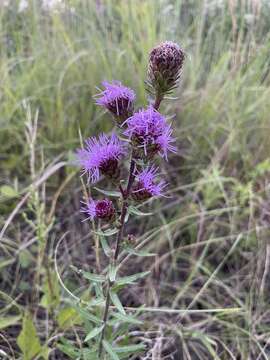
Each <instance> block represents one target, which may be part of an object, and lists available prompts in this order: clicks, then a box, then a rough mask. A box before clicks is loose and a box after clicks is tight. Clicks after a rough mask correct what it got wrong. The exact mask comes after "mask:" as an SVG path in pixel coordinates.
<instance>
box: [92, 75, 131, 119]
mask: <svg viewBox="0 0 270 360" xmlns="http://www.w3.org/2000/svg"><path fill="white" fill-rule="evenodd" d="M102 85H103V87H104V88H105V89H104V90H103V91H102V92H101V93H100V94H98V95H97V97H98V98H97V100H96V103H97V104H98V105H101V106H103V107H105V108H106V109H107V110H109V111H110V112H111V113H112V114H113V115H114V117H115V119H116V120H117V122H118V123H120V124H121V123H122V122H123V121H124V120H126V119H127V118H128V117H129V116H130V115H131V114H132V112H133V105H134V101H135V98H136V95H135V92H134V91H133V90H132V89H130V88H128V87H126V86H123V85H122V84H121V82H120V81H113V82H112V83H109V82H107V81H104V82H103V83H102Z"/></svg>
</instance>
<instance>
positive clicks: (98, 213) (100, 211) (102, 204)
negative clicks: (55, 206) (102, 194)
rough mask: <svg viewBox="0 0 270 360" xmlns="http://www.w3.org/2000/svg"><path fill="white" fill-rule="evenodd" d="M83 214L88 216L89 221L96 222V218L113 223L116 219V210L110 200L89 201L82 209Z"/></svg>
mask: <svg viewBox="0 0 270 360" xmlns="http://www.w3.org/2000/svg"><path fill="white" fill-rule="evenodd" d="M81 211H82V212H84V213H86V214H87V215H88V218H87V219H91V220H94V219H96V218H98V219H102V220H106V221H113V220H114V219H115V208H114V206H113V203H112V202H111V200H109V199H103V200H97V201H94V200H93V199H89V201H88V202H87V203H86V204H85V206H84V207H82V209H81Z"/></svg>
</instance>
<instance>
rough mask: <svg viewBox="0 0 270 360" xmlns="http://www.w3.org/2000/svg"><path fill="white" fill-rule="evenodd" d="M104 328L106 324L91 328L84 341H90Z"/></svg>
mask: <svg viewBox="0 0 270 360" xmlns="http://www.w3.org/2000/svg"><path fill="white" fill-rule="evenodd" d="M103 328H104V324H102V325H101V326H100V327H95V328H94V329H93V330H91V331H90V332H89V333H88V334H87V336H86V338H85V339H84V342H86V341H89V340H91V339H93V338H94V337H96V336H97V335H98V334H100V333H101V331H102V330H103Z"/></svg>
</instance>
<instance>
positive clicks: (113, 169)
mask: <svg viewBox="0 0 270 360" xmlns="http://www.w3.org/2000/svg"><path fill="white" fill-rule="evenodd" d="M183 61H184V53H183V51H182V50H181V48H180V47H179V46H178V45H177V44H175V43H172V42H165V43H162V44H160V45H159V46H157V47H156V48H154V49H153V50H152V51H151V53H150V58H149V66H148V78H149V80H150V83H151V85H152V87H153V89H154V90H155V94H156V96H157V97H158V98H159V100H160V99H162V98H163V96H164V95H165V93H166V92H167V91H168V90H170V89H171V88H172V87H173V86H174V85H175V83H176V81H177V79H178V78H179V73H180V71H181V68H182V66H183ZM102 85H103V90H102V91H101V92H100V93H99V94H97V95H96V103H97V104H98V105H100V106H102V107H104V108H105V109H106V110H108V111H109V112H110V113H112V115H113V116H114V118H115V120H116V122H117V125H119V128H120V129H121V130H120V131H122V139H120V138H119V137H118V135H117V134H116V133H114V132H113V133H112V134H111V135H110V136H109V135H105V134H101V135H100V136H99V137H91V138H89V139H87V140H86V141H85V147H84V148H82V149H79V150H77V161H78V163H79V165H80V166H81V167H82V169H83V174H84V173H86V174H87V176H88V181H89V182H92V183H95V182H97V181H98V180H100V177H101V175H103V176H105V177H107V178H109V179H112V180H113V181H114V183H116V184H117V182H118V185H119V188H120V190H121V193H122V195H123V200H125V201H129V200H131V199H132V200H133V201H135V202H142V201H145V200H148V199H150V198H152V197H158V196H162V195H163V190H164V188H165V187H166V186H167V184H166V183H165V181H164V180H161V181H158V168H157V167H156V166H154V165H153V161H154V158H155V157H156V156H158V155H159V156H160V157H162V158H165V159H166V160H167V159H168V153H169V152H176V147H175V146H174V142H175V139H174V137H173V135H172V125H171V124H170V123H169V122H168V121H167V119H166V117H165V116H163V115H162V114H161V113H160V112H159V111H158V110H157V108H158V106H159V104H160V101H158V102H155V105H154V106H153V105H149V106H148V107H147V108H145V109H140V110H138V111H134V102H135V99H136V95H135V92H134V91H133V90H132V89H130V88H128V87H126V86H124V85H123V84H122V83H121V82H119V81H112V82H106V81H105V82H103V83H102ZM128 145H129V146H130V147H131V150H130V153H132V161H133V162H134V166H133V171H134V172H133V173H132V174H129V180H128V181H127V182H126V186H127V187H126V189H123V187H122V185H120V184H123V180H122V179H121V176H120V175H121V172H120V168H121V167H120V160H121V159H122V158H123V157H124V156H125V155H126V154H128ZM136 163H138V164H136ZM142 164H144V165H142ZM151 164H152V165H151ZM120 181H121V183H120ZM82 211H83V212H85V213H86V214H87V215H88V217H89V218H90V219H92V220H93V219H95V218H98V219H102V220H106V221H109V222H111V221H114V220H117V219H116V214H117V211H116V210H115V207H114V205H113V203H112V202H111V201H110V200H108V199H106V198H105V199H103V200H98V201H95V200H93V199H91V200H89V201H88V202H87V203H86V206H85V207H84V208H83V210H82Z"/></svg>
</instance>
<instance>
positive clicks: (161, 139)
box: [124, 106, 176, 159]
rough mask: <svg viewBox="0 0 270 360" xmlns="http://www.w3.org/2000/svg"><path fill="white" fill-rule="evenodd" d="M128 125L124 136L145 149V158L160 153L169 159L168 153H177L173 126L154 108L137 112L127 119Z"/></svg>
mask: <svg viewBox="0 0 270 360" xmlns="http://www.w3.org/2000/svg"><path fill="white" fill-rule="evenodd" d="M126 124H127V129H126V130H125V131H124V134H125V135H126V136H128V137H129V138H130V139H131V140H132V141H133V142H134V144H135V145H137V146H138V147H139V148H142V149H143V151H144V155H145V156H146V155H148V156H152V155H154V154H156V153H159V154H160V155H161V156H162V157H165V159H167V153H168V151H172V152H176V147H175V146H173V145H172V143H173V142H174V141H175V140H174V138H173V137H172V128H171V125H170V124H168V123H167V122H166V118H165V117H164V116H163V115H161V114H160V113H159V112H158V111H157V110H155V109H154V108H153V107H152V106H149V107H148V109H146V110H140V111H138V112H136V113H135V114H134V115H133V116H131V117H130V118H128V119H127V121H126Z"/></svg>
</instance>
